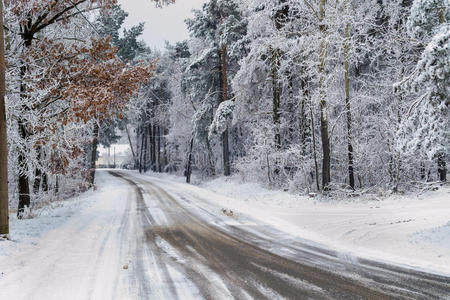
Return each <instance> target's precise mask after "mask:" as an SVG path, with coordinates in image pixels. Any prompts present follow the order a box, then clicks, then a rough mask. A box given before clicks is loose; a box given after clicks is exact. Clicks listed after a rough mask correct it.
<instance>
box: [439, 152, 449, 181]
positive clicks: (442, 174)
mask: <svg viewBox="0 0 450 300" xmlns="http://www.w3.org/2000/svg"><path fill="white" fill-rule="evenodd" d="M437 164H438V174H439V180H440V181H441V182H446V181H447V164H446V162H445V154H444V153H439V154H438V159H437Z"/></svg>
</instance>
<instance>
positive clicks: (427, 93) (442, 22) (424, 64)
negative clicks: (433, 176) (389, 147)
mask: <svg viewBox="0 0 450 300" xmlns="http://www.w3.org/2000/svg"><path fill="white" fill-rule="evenodd" d="M423 2H424V3H423ZM444 2H445V1H416V2H415V3H414V5H413V9H412V10H411V16H410V20H409V23H411V22H412V21H413V20H420V21H421V22H419V21H416V22H415V24H416V26H415V27H414V28H413V29H414V32H426V33H427V34H431V33H432V34H433V35H432V36H431V39H430V40H429V42H428V44H427V45H426V47H425V49H424V50H423V52H422V54H421V56H420V59H419V61H418V63H417V66H416V69H415V73H414V74H413V76H412V77H411V78H408V81H407V82H406V84H407V85H408V86H409V87H410V88H411V90H412V91H413V92H415V94H416V96H417V98H416V99H415V100H414V102H413V103H412V105H411V107H410V112H409V113H410V116H409V118H408V119H407V120H406V121H405V126H404V127H403V128H402V129H403V133H404V135H405V142H404V144H403V147H404V149H406V150H408V151H409V152H410V153H411V155H414V153H416V152H417V151H420V152H422V153H424V155H426V156H427V158H428V160H435V159H439V158H440V159H442V157H445V156H448V155H449V154H450V130H449V128H450V24H449V23H448V20H449V18H448V15H447V14H448V11H449V8H448V6H447V7H444V5H445V3H444ZM447 4H448V3H447ZM424 36H425V35H424ZM425 41H426V39H425Z"/></svg>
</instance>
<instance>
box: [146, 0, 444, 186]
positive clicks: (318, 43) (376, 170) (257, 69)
mask: <svg viewBox="0 0 450 300" xmlns="http://www.w3.org/2000/svg"><path fill="white" fill-rule="evenodd" d="M448 15H449V9H448V1H446V0H420V1H419V0H416V1H403V0H382V1H380V0H370V1H356V0H345V1H295V0H277V1H272V0H252V1H244V0H210V1H207V2H206V3H205V4H204V6H203V7H202V9H201V10H198V11H195V12H194V16H193V18H191V19H189V20H187V21H186V23H187V26H188V30H189V32H190V36H189V38H188V39H187V40H186V41H185V42H183V43H182V45H183V46H181V45H168V48H167V51H166V52H164V53H161V55H160V59H162V58H163V59H162V60H163V61H164V63H163V65H162V66H160V68H161V69H166V72H167V73H168V74H170V76H167V77H166V78H167V81H168V82H170V84H169V85H168V93H167V96H168V99H166V103H167V105H168V106H169V108H168V109H167V112H168V115H169V117H168V123H169V124H167V128H168V133H167V138H168V140H169V141H170V142H169V144H170V146H169V147H167V148H165V149H166V150H165V152H164V153H166V154H165V155H167V157H168V160H169V161H174V162H176V165H177V168H176V169H177V171H178V172H180V173H183V172H184V171H185V170H186V169H187V168H186V167H187V165H188V164H189V163H192V170H194V172H198V173H199V174H201V175H202V176H203V177H211V176H215V175H216V174H218V173H219V172H220V170H221V169H222V168H223V167H224V163H223V162H224V161H225V159H224V156H225V154H226V151H224V150H223V149H224V148H223V147H222V145H224V144H225V143H224V142H226V141H228V143H229V154H230V161H231V167H232V168H231V169H232V170H233V171H234V172H236V173H239V174H241V175H242V176H243V177H244V178H246V179H249V180H257V181H260V182H263V183H265V184H267V185H269V186H271V187H276V188H284V189H290V190H292V191H299V192H302V193H306V192H310V191H314V190H322V188H323V184H322V182H323V181H325V180H324V179H323V178H324V176H323V174H324V173H325V172H326V168H323V166H324V165H325V164H326V162H327V159H326V157H325V156H326V155H325V151H326V150H324V149H326V146H327V145H326V144H327V143H328V144H329V145H328V146H329V152H330V153H329V155H330V158H329V164H330V177H331V178H330V183H329V184H328V185H327V188H328V189H335V190H344V191H347V192H353V190H352V188H351V186H350V184H351V183H350V170H352V172H353V175H354V176H353V179H354V184H353V185H354V189H356V190H358V189H359V190H362V191H365V190H367V189H387V190H392V191H399V190H406V189H409V188H411V187H413V186H415V185H420V184H426V182H427V181H437V180H445V178H444V177H445V176H443V175H444V170H446V165H447V163H448V159H449V155H448V151H449V150H448V149H449V146H448V144H449V140H450V139H449V136H448V134H449V131H448V128H449V119H450V118H449V115H448V111H449V90H448V89H449V86H450V84H449V81H448V80H449V78H450V76H449V69H448V61H449V58H450V55H449V53H448ZM175 49H178V50H175ZM177 53H178V54H177ZM181 53H183V55H181ZM223 58H225V60H224V59H223ZM224 67H225V68H224ZM224 71H225V72H224ZM224 76H226V79H224ZM224 91H226V92H227V93H224ZM230 99H233V101H231V100H230ZM152 112H153V106H151V108H150V109H149V110H148V111H147V116H148V118H150V120H147V121H148V122H154V121H156V120H157V119H158V118H157V117H156V116H153V114H152ZM226 133H228V140H224V139H226V137H225V136H226ZM138 144H139V143H138ZM350 156H351V159H350V158H349V157H350ZM189 158H191V160H189Z"/></svg>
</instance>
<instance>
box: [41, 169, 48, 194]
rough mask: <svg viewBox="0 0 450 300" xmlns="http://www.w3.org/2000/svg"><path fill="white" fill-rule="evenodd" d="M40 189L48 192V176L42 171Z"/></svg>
mask: <svg viewBox="0 0 450 300" xmlns="http://www.w3.org/2000/svg"><path fill="white" fill-rule="evenodd" d="M41 187H42V191H43V192H48V176H47V173H45V172H42V186H41Z"/></svg>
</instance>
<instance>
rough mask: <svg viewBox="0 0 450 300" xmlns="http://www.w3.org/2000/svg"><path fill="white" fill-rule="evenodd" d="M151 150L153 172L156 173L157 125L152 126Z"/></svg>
mask: <svg viewBox="0 0 450 300" xmlns="http://www.w3.org/2000/svg"><path fill="white" fill-rule="evenodd" d="M151 149H152V171H153V172H156V170H157V169H156V167H157V165H156V163H157V162H156V160H157V155H156V125H152V137H151Z"/></svg>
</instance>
